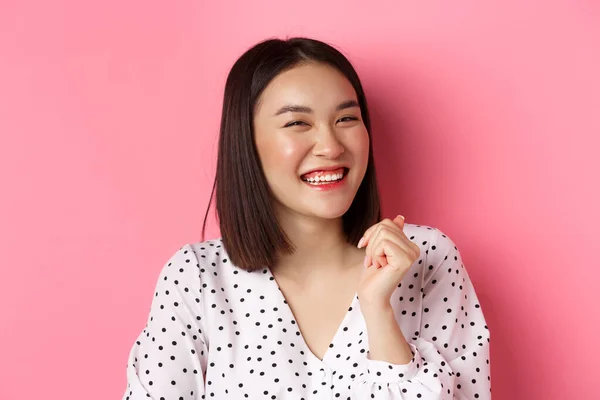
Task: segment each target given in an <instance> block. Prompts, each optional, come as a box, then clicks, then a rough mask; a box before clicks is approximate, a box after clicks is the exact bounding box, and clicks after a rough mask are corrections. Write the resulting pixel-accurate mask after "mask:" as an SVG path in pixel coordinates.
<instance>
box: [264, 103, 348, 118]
mask: <svg viewBox="0 0 600 400" xmlns="http://www.w3.org/2000/svg"><path fill="white" fill-rule="evenodd" d="M352 107H359V108H360V105H359V104H358V101H356V100H346V101H343V102H341V103H340V104H338V106H337V107H336V108H335V111H341V110H345V109H346V108H352ZM286 112H298V113H307V114H311V113H312V112H313V110H312V109H311V108H310V107H306V106H299V105H295V104H287V105H285V106H283V107H281V108H280V109H279V110H277V112H276V113H275V114H274V115H273V116H274V117H276V116H278V115H281V114H284V113H286Z"/></svg>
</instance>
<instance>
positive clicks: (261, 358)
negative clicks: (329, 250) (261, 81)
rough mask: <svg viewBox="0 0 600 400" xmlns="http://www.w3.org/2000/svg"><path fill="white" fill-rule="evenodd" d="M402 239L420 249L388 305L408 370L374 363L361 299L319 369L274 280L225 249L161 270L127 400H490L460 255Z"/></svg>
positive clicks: (483, 331) (419, 236) (484, 341)
mask: <svg viewBox="0 0 600 400" xmlns="http://www.w3.org/2000/svg"><path fill="white" fill-rule="evenodd" d="M404 232H405V234H406V236H407V237H409V238H410V240H411V241H413V242H414V243H415V244H417V245H418V246H419V247H420V248H421V256H420V258H419V259H417V260H416V261H415V262H414V264H413V265H412V266H411V268H410V270H409V271H408V272H407V273H406V275H405V276H404V278H403V280H402V282H401V283H400V284H399V285H398V288H397V289H396V291H395V292H394V294H393V296H392V298H391V301H392V307H393V309H394V311H395V315H396V319H397V321H398V322H399V325H400V327H401V330H402V332H403V333H404V337H405V338H406V340H407V341H408V342H409V345H410V347H411V349H412V351H413V353H414V357H413V359H412V361H410V362H409V363H408V364H405V365H396V364H390V363H388V362H384V361H380V360H371V359H370V357H369V346H368V343H369V342H368V337H367V329H366V324H365V321H364V319H363V316H362V313H361V311H360V304H359V300H358V298H357V297H356V296H355V297H354V299H353V301H352V303H351V304H350V306H349V308H348V311H347V313H346V315H345V317H344V319H343V322H342V323H341V325H340V326H339V328H338V330H337V333H336V334H335V336H334V338H333V340H332V342H331V344H330V345H329V348H328V350H327V352H326V353H325V355H324V357H323V360H321V359H319V358H318V357H317V356H315V355H314V354H313V353H312V352H311V350H310V349H309V348H308V346H307V344H306V342H305V341H304V339H303V337H302V334H301V333H300V331H299V329H298V324H297V323H296V321H295V319H294V315H293V314H292V311H291V309H290V307H289V306H288V304H287V302H286V300H285V298H284V296H283V293H282V292H281V291H280V290H279V286H278V285H277V281H276V280H275V279H274V277H273V275H272V273H271V270H270V269H269V268H267V267H265V268H263V269H262V270H258V271H254V272H247V271H244V270H242V269H239V268H238V267H236V266H235V265H232V264H231V263H230V262H228V256H227V253H226V252H225V249H224V248H223V245H222V240H221V239H220V238H219V239H213V240H208V241H205V242H202V243H199V242H198V243H192V244H186V245H184V246H183V247H181V249H179V250H178V251H177V252H176V253H175V254H174V255H173V256H172V257H171V258H170V259H169V260H168V262H167V263H166V264H165V265H164V267H163V269H162V271H161V273H160V276H159V279H158V283H157V285H156V291H155V293H154V298H153V300H152V305H151V308H150V313H149V317H148V320H147V324H146V327H145V328H144V329H143V330H142V332H141V333H140V334H139V336H138V337H137V340H136V342H135V344H133V346H132V348H131V352H130V354H129V359H128V361H127V388H126V390H125V393H124V395H123V399H124V400H142V399H148V398H151V399H156V400H178V399H182V400H190V399H244V398H248V399H290V400H300V399H307V400H308V399H315V400H319V399H323V400H324V399H337V398H340V399H348V400H350V399H352V400H363V399H394V400H395V399H422V400H425V399H453V398H456V399H489V398H491V381H490V360H489V358H490V356H489V342H490V332H489V330H488V327H487V326H486V321H485V318H484V315H483V311H482V309H481V306H480V305H479V302H478V299H477V295H476V293H475V290H474V288H473V285H472V283H471V280H470V279H469V275H468V274H467V270H466V269H465V267H464V265H463V263H462V259H461V256H460V252H459V250H458V249H457V248H456V246H455V244H454V242H453V241H452V240H451V239H450V238H449V237H448V236H446V235H444V234H443V233H442V232H441V231H440V230H439V229H437V228H432V227H428V226H423V225H414V224H408V223H407V224H405V225H404Z"/></svg>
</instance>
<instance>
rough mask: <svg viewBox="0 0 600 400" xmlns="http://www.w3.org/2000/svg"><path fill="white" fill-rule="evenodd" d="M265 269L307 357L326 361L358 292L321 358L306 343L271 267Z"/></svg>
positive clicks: (349, 313) (349, 315)
mask: <svg viewBox="0 0 600 400" xmlns="http://www.w3.org/2000/svg"><path fill="white" fill-rule="evenodd" d="M266 271H267V274H268V275H269V276H268V277H269V281H272V282H273V283H274V286H275V289H276V291H277V292H278V296H279V301H280V303H281V304H282V305H283V308H284V312H285V313H286V314H287V317H288V318H290V319H291V321H293V323H294V324H295V325H296V327H297V329H298V332H299V333H300V335H299V336H298V338H299V340H300V341H301V342H302V343H301V345H302V347H303V350H304V351H305V353H307V354H308V355H309V357H311V358H313V359H314V360H316V361H317V362H318V363H326V360H327V359H328V358H329V357H328V355H329V353H331V344H332V343H335V342H336V341H337V340H338V339H339V337H340V335H341V332H340V331H341V330H342V329H343V327H344V326H346V325H347V323H348V320H349V319H350V317H351V316H352V311H354V310H355V309H356V305H357V300H358V293H357V292H354V296H352V300H351V301H350V304H349V305H348V307H347V308H346V313H345V314H344V318H342V321H341V322H340V324H339V325H338V327H337V328H336V330H335V333H334V335H333V337H332V338H331V341H330V342H329V343H328V344H327V349H325V352H324V353H323V358H322V359H321V358H319V357H318V356H317V355H316V354H315V353H313V351H312V350H311V349H310V347H309V346H308V344H307V343H306V339H305V338H304V335H303V334H302V331H301V330H300V324H298V321H296V316H295V315H294V312H293V311H292V308H291V307H290V305H289V303H288V301H287V299H286V298H285V295H284V294H283V292H282V291H281V287H280V286H279V282H277V279H276V278H275V275H274V274H273V271H271V268H269V267H266Z"/></svg>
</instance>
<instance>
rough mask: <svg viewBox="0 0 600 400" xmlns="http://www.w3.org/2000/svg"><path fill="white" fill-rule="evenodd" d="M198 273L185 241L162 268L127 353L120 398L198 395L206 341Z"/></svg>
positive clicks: (201, 381) (196, 265)
mask: <svg viewBox="0 0 600 400" xmlns="http://www.w3.org/2000/svg"><path fill="white" fill-rule="evenodd" d="M199 275H200V270H199V266H198V260H197V258H196V255H195V253H194V251H193V249H192V248H191V246H189V245H185V246H183V247H182V248H181V249H179V250H178V251H177V252H176V253H175V254H174V255H173V256H172V257H171V258H170V259H169V261H168V262H167V263H166V264H165V266H164V267H163V269H162V271H161V273H160V276H159V278H158V282H157V284H156V290H155V293H154V297H153V300H152V305H151V307H150V315H149V316H148V320H147V324H146V327H145V329H144V330H143V331H142V332H141V333H140V334H139V336H138V337H137V339H136V342H135V344H134V345H133V347H132V348H131V351H130V353H129V358H128V360H127V388H126V390H125V393H124V394H123V400H142V399H144V400H147V399H156V400H159V399H161V398H165V399H171V398H173V399H177V398H179V397H180V396H184V397H185V398H186V399H200V398H202V397H203V395H204V371H206V356H207V345H206V340H205V337H204V326H203V321H202V307H203V302H202V301H201V299H202V287H201V285H200V278H199Z"/></svg>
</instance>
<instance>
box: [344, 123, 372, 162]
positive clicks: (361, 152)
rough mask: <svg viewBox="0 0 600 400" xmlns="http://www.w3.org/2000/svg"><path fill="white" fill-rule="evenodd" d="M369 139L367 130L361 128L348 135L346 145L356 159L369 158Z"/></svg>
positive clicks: (365, 159)
mask: <svg viewBox="0 0 600 400" xmlns="http://www.w3.org/2000/svg"><path fill="white" fill-rule="evenodd" d="M369 140H370V139H369V134H368V133H367V130H366V129H362V130H360V131H358V132H353V133H352V134H351V135H349V139H348V141H347V142H346V147H347V148H348V150H350V151H351V152H352V154H353V155H354V156H355V157H356V159H357V160H364V161H365V162H366V161H367V160H368V159H369Z"/></svg>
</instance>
